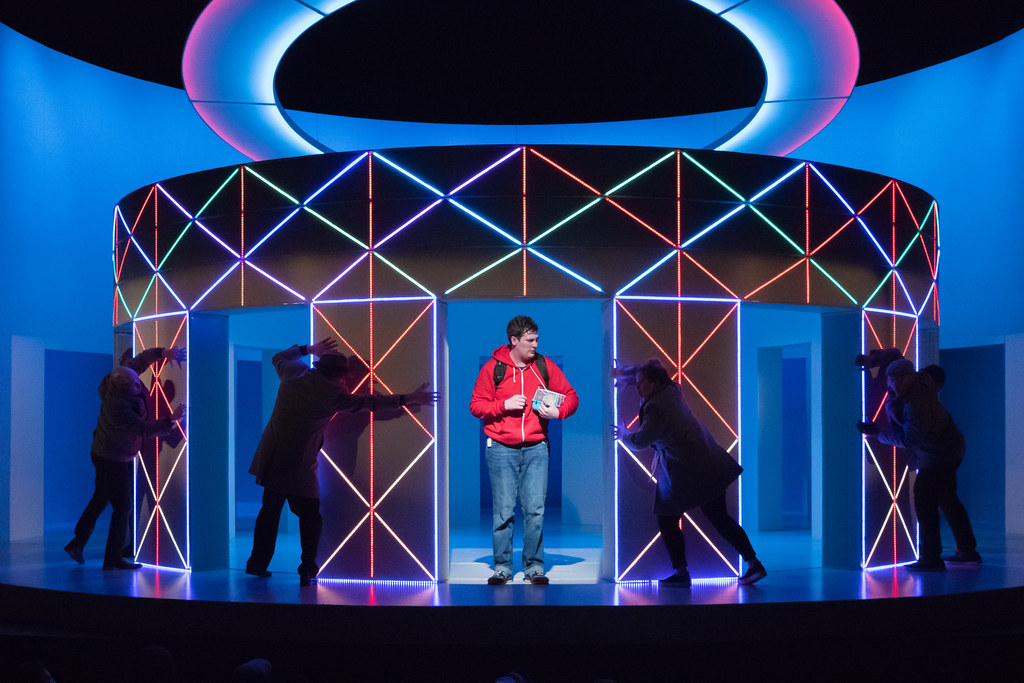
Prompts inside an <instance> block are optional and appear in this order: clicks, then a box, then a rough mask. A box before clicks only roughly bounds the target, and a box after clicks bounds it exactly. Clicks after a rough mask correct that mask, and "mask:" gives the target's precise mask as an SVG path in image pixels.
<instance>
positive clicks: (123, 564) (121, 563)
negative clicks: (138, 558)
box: [103, 557, 142, 569]
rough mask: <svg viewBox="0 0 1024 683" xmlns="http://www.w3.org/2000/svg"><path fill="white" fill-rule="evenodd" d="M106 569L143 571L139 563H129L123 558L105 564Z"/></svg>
mask: <svg viewBox="0 0 1024 683" xmlns="http://www.w3.org/2000/svg"><path fill="white" fill-rule="evenodd" d="M103 568H104V569H142V565H141V564H139V563H138V562H129V561H128V560H126V559H124V558H123V557H119V558H117V560H115V561H114V562H104V563H103Z"/></svg>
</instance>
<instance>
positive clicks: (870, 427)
mask: <svg viewBox="0 0 1024 683" xmlns="http://www.w3.org/2000/svg"><path fill="white" fill-rule="evenodd" d="M857 431H858V432H860V433H861V434H866V435H868V436H871V435H873V434H877V433H878V426H877V425H875V423H874V422H858V423H857Z"/></svg>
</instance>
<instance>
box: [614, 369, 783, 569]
mask: <svg viewBox="0 0 1024 683" xmlns="http://www.w3.org/2000/svg"><path fill="white" fill-rule="evenodd" d="M631 370H632V372H635V381H636V388H637V393H639V394H640V399H641V401H642V403H641V404H640V416H639V426H638V427H637V429H636V431H634V432H627V430H626V428H625V427H622V426H620V427H619V428H618V431H619V434H620V436H621V438H622V442H623V443H625V444H626V445H627V446H629V447H630V448H638V449H639V448H646V447H648V446H650V447H651V448H653V449H654V462H653V465H652V471H653V473H654V479H655V480H656V481H657V488H656V489H655V497H654V514H655V515H657V517H658V529H659V530H660V531H661V540H662V542H663V543H664V544H665V549H666V550H667V551H668V554H669V558H670V559H671V560H672V567H673V568H674V569H675V573H674V574H672V575H671V576H669V577H666V578H665V579H662V580H661V582H662V583H665V584H670V585H673V584H674V585H681V586H689V585H690V573H689V570H688V569H687V564H686V542H685V540H684V537H683V532H682V530H680V528H679V520H680V517H682V515H683V513H685V512H687V511H688V510H692V509H693V508H697V507H699V508H700V509H701V512H703V513H704V516H705V517H706V518H707V520H708V522H709V523H710V524H711V526H713V527H714V528H715V531H717V532H718V533H719V534H720V535H721V536H722V538H724V539H725V540H726V541H727V542H728V543H729V545H731V546H732V547H733V548H735V549H736V551H737V552H738V553H739V554H740V555H741V556H742V557H743V559H744V560H745V561H746V562H747V571H746V572H745V573H744V574H743V575H742V576H741V577H740V578H739V582H740V583H741V584H752V583H755V582H757V581H760V580H761V579H763V578H764V577H765V576H767V575H768V572H767V571H765V568H764V566H763V565H762V564H761V562H760V560H758V559H757V554H756V553H755V552H754V548H753V546H751V544H750V539H749V538H748V537H747V534H746V532H745V531H744V530H743V528H742V527H741V526H740V525H739V523H738V522H737V521H736V520H735V519H733V518H732V516H731V515H730V514H729V511H728V509H727V507H726V499H725V492H726V489H728V487H729V485H730V484H732V482H733V481H735V480H736V478H737V477H739V475H740V473H741V472H742V471H743V468H742V467H740V466H739V464H738V463H737V462H736V461H735V460H733V459H732V457H731V456H730V455H729V454H728V453H727V452H726V451H725V449H724V448H722V447H721V446H720V445H718V443H717V442H716V441H715V439H714V437H713V436H711V433H710V432H709V431H708V430H707V429H706V428H705V427H704V426H703V425H701V424H700V423H699V422H698V421H697V418H696V417H694V415H693V412H692V411H691V410H690V407H689V406H688V405H686V401H685V399H684V398H683V393H682V390H681V389H680V387H679V385H678V384H676V383H675V382H673V381H672V380H671V378H670V377H669V376H668V372H667V371H666V370H665V368H664V367H662V366H661V364H659V363H657V362H656V361H654V362H649V363H647V364H645V365H642V366H640V367H638V368H633V369H631ZM616 374H618V375H619V376H620V377H621V376H622V372H621V371H619V372H617V373H616Z"/></svg>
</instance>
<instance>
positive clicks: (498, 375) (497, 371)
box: [494, 353, 551, 389]
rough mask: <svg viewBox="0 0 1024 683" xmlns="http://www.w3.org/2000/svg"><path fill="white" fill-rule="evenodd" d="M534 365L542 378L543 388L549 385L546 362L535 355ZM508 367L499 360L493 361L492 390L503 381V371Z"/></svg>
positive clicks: (542, 357) (540, 356)
mask: <svg viewBox="0 0 1024 683" xmlns="http://www.w3.org/2000/svg"><path fill="white" fill-rule="evenodd" d="M534 363H536V365H537V369H538V370H540V376H541V377H543V378H544V384H545V386H546V385H548V384H551V379H550V378H549V377H548V361H547V359H546V358H544V356H542V355H540V354H539V353H538V354H537V357H536V359H535V360H534ZM507 369H508V366H507V365H506V364H505V363H502V362H501V361H500V360H496V361H494V388H495V389H497V388H498V385H499V384H501V380H503V379H505V370H507Z"/></svg>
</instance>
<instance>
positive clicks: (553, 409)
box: [523, 396, 558, 420]
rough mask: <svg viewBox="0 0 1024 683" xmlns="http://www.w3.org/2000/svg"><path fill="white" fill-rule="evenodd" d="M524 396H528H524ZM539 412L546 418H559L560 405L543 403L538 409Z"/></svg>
mask: <svg viewBox="0 0 1024 683" xmlns="http://www.w3.org/2000/svg"><path fill="white" fill-rule="evenodd" d="M523 398H526V397H525V396H524V397H523ZM537 414H538V415H540V416H541V417H543V418H545V419H548V420H554V419H556V418H558V407H557V406H552V405H548V404H547V403H541V404H540V408H538V409H537Z"/></svg>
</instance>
